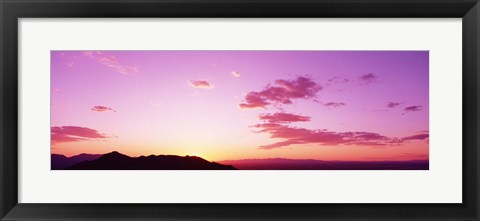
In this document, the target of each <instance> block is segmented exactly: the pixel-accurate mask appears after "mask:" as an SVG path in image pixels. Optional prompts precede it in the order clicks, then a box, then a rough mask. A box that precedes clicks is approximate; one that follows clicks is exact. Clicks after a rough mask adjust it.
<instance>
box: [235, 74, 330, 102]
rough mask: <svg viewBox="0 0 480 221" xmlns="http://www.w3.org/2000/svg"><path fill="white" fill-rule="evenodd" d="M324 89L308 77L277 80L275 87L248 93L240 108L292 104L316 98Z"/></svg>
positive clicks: (268, 86)
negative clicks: (296, 100)
mask: <svg viewBox="0 0 480 221" xmlns="http://www.w3.org/2000/svg"><path fill="white" fill-rule="evenodd" d="M321 89H322V87H321V86H320V85H318V84H317V83H315V82H314V81H313V80H311V79H310V78H308V77H297V78H296V79H294V80H282V79H279V80H276V81H275V83H274V85H273V86H272V85H267V86H266V87H265V89H263V90H262V91H258V92H256V91H252V92H249V93H247V95H246V96H245V101H244V102H243V103H240V104H239V107H240V108H246V109H251V108H266V106H268V105H271V104H273V105H277V104H291V103H293V101H292V100H294V99H311V98H314V97H315V96H316V94H317V92H318V91H320V90H321Z"/></svg>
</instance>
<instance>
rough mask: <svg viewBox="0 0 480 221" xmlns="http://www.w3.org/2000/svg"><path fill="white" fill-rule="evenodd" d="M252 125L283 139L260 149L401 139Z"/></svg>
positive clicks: (373, 144) (385, 143)
mask: <svg viewBox="0 0 480 221" xmlns="http://www.w3.org/2000/svg"><path fill="white" fill-rule="evenodd" d="M253 127H255V128H258V129H259V131H257V133H268V134H269V135H270V138H276V139H283V141H280V142H276V143H272V144H268V145H262V146H260V149H274V148H280V147H285V146H289V145H294V144H318V145H330V146H337V145H357V146H370V147H378V146H395V145H398V144H400V143H401V141H400V140H398V139H396V138H388V137H386V136H383V135H380V134H378V133H371V132H334V131H328V130H325V129H318V130H311V129H305V128H298V127H291V126H287V125H281V124H273V123H264V124H257V125H254V126H253Z"/></svg>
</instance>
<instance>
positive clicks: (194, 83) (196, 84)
mask: <svg viewBox="0 0 480 221" xmlns="http://www.w3.org/2000/svg"><path fill="white" fill-rule="evenodd" d="M190 86H192V87H194V88H204V89H211V88H213V84H211V83H209V82H208V81H205V80H191V81H190Z"/></svg>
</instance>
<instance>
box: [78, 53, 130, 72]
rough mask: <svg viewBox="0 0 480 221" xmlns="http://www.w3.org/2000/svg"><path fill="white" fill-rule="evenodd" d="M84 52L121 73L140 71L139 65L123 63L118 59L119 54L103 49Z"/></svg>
mask: <svg viewBox="0 0 480 221" xmlns="http://www.w3.org/2000/svg"><path fill="white" fill-rule="evenodd" d="M83 54H84V55H85V56H87V57H90V58H92V59H95V60H96V61H97V62H98V63H100V64H102V65H105V66H107V67H109V68H112V69H114V70H115V71H117V72H118V73H120V74H124V75H129V74H133V73H136V72H138V67H137V66H133V65H125V64H122V63H121V62H120V61H119V60H118V58H117V56H115V55H113V54H111V53H106V52H101V51H96V52H93V51H84V52H83Z"/></svg>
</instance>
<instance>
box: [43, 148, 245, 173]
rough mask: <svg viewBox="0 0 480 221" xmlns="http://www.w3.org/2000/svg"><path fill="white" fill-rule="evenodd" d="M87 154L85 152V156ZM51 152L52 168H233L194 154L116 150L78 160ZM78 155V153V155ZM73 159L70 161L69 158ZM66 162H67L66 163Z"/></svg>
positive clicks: (233, 168)
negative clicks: (139, 153)
mask: <svg viewBox="0 0 480 221" xmlns="http://www.w3.org/2000/svg"><path fill="white" fill-rule="evenodd" d="M87 155H89V154H85V155H84V156H87ZM62 156H63V155H56V154H52V170H235V169H236V168H235V167H233V166H229V165H222V164H219V163H214V162H209V161H207V160H205V159H203V158H200V157H196V156H184V157H181V156H175V155H150V156H140V157H129V156H127V155H124V154H121V153H119V152H117V151H114V152H111V153H107V154H104V155H99V156H97V155H95V156H97V157H95V156H94V155H89V156H88V157H90V159H86V160H83V161H81V162H78V157H70V158H68V157H65V156H63V157H62ZM78 156H80V155H78ZM72 158H73V159H74V160H75V161H76V162H75V163H72V162H70V161H69V159H72ZM67 162H68V163H67Z"/></svg>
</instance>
